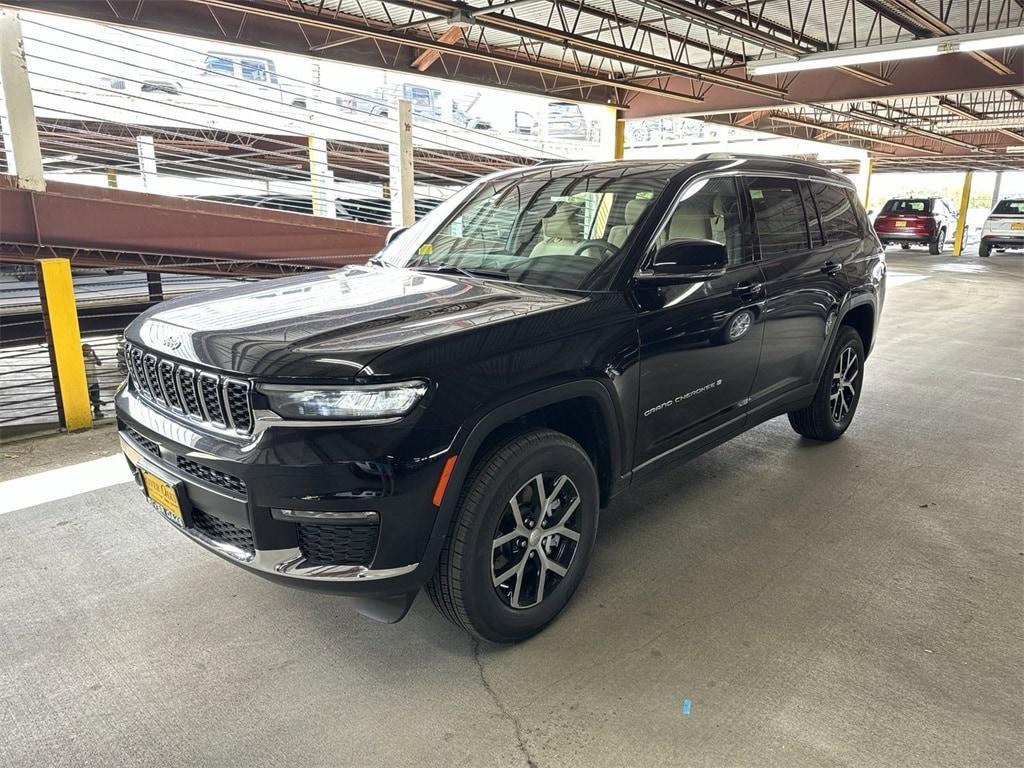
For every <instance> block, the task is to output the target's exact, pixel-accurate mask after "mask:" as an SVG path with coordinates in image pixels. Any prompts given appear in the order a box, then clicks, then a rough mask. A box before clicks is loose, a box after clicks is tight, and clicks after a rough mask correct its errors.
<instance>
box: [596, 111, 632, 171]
mask: <svg viewBox="0 0 1024 768" xmlns="http://www.w3.org/2000/svg"><path fill="white" fill-rule="evenodd" d="M619 117H620V115H619V109H618V107H612V106H608V107H604V108H602V110H601V120H600V121H599V123H600V131H601V138H600V140H599V143H598V150H597V151H598V155H599V156H600V157H602V158H604V159H606V160H621V159H622V154H623V146H621V145H620V144H619V137H620V135H621V136H622V137H623V138H625V133H620V132H621V131H624V130H625V126H623V127H622V128H620V127H619V125H618V123H619Z"/></svg>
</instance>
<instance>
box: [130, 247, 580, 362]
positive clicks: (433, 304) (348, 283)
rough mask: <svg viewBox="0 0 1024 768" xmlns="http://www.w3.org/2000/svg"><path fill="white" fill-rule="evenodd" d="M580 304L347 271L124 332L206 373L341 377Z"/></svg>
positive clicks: (560, 296) (541, 292)
mask: <svg viewBox="0 0 1024 768" xmlns="http://www.w3.org/2000/svg"><path fill="white" fill-rule="evenodd" d="M581 300H582V299H581V297H579V296H576V295H573V294H566V293H561V292H557V291H553V290H545V289H541V288H531V287H526V286H521V285H513V284H508V283H502V282H499V281H490V280H487V281H485V280H478V279H474V278H466V277H462V276H459V275H438V274H432V273H427V272H416V271H413V270H406V269H396V268H390V267H378V266H372V265H366V266H348V267H343V268H342V269H339V270H337V271H333V272H318V273H313V274H310V275H301V276H297V277H288V278H283V279H278V280H272V281H268V282H258V283H251V284H247V285H244V286H239V287H236V288H229V289H226V290H219V291H212V292H209V293H203V294H199V295H196V296H190V297H185V298H181V299H175V300H173V301H169V302H165V303H163V304H159V305H157V306H156V307H153V308H152V309H150V310H148V311H147V312H146V313H144V314H143V315H141V316H140V317H139V318H138V319H137V320H136V321H135V322H134V323H132V325H131V326H130V327H129V328H128V330H127V331H126V332H125V336H126V338H127V339H128V340H129V341H132V342H135V343H137V344H141V345H142V346H144V347H148V348H150V349H152V350H154V351H155V352H157V353H158V354H160V355H163V356H165V357H172V358H175V359H177V360H180V361H183V362H186V363H192V364H195V365H198V366H202V367H208V368H216V369H218V370H222V371H227V372H233V373H240V374H243V375H246V376H254V377H259V378H267V379H330V380H334V381H337V380H345V379H350V378H352V377H354V376H356V375H357V374H358V373H359V371H361V370H362V369H363V368H364V367H365V366H367V365H368V364H369V363H370V362H371V361H372V360H373V359H374V358H375V357H377V356H378V355H379V354H381V353H383V352H386V351H389V350H393V349H395V348H397V347H401V346H405V345H411V344H416V343H420V342H424V341H428V340H434V339H436V338H437V337H439V336H444V335H449V334H457V333H463V332H467V331H469V330H472V329H476V328H480V327H482V326H488V325H492V324H495V323H500V322H507V321H510V320H513V319H516V318H519V317H524V316H526V315H530V314H534V313H538V312H544V311H547V310H551V309H556V308H559V307H564V306H567V305H569V304H573V303H575V302H578V301H581Z"/></svg>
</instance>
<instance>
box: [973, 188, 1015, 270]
mask: <svg viewBox="0 0 1024 768" xmlns="http://www.w3.org/2000/svg"><path fill="white" fill-rule="evenodd" d="M994 248H998V249H999V250H1004V249H1006V248H1024V197H1004V198H1003V199H1002V200H1000V201H999V203H998V204H997V205H996V207H995V208H993V209H992V213H990V214H989V216H988V218H987V219H986V220H985V226H983V227H982V228H981V245H980V246H979V248H978V255H979V256H988V255H989V253H991V252H992V249H994Z"/></svg>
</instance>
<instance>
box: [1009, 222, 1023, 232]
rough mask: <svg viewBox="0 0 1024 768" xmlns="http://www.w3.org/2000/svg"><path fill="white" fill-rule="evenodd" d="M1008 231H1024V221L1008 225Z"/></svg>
mask: <svg viewBox="0 0 1024 768" xmlns="http://www.w3.org/2000/svg"><path fill="white" fill-rule="evenodd" d="M1010 229H1012V230H1013V231H1014V232H1020V231H1024V221H1018V222H1014V223H1013V224H1011V225H1010Z"/></svg>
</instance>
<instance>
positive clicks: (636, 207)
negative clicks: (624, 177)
mask: <svg viewBox="0 0 1024 768" xmlns="http://www.w3.org/2000/svg"><path fill="white" fill-rule="evenodd" d="M649 202H650V200H630V201H629V202H628V203H626V210H624V211H623V212H622V219H623V221H624V222H625V223H626V224H627V225H632V224H636V222H637V219H639V218H640V214H642V213H643V212H644V211H646V210H647V204H648V203H649Z"/></svg>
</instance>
